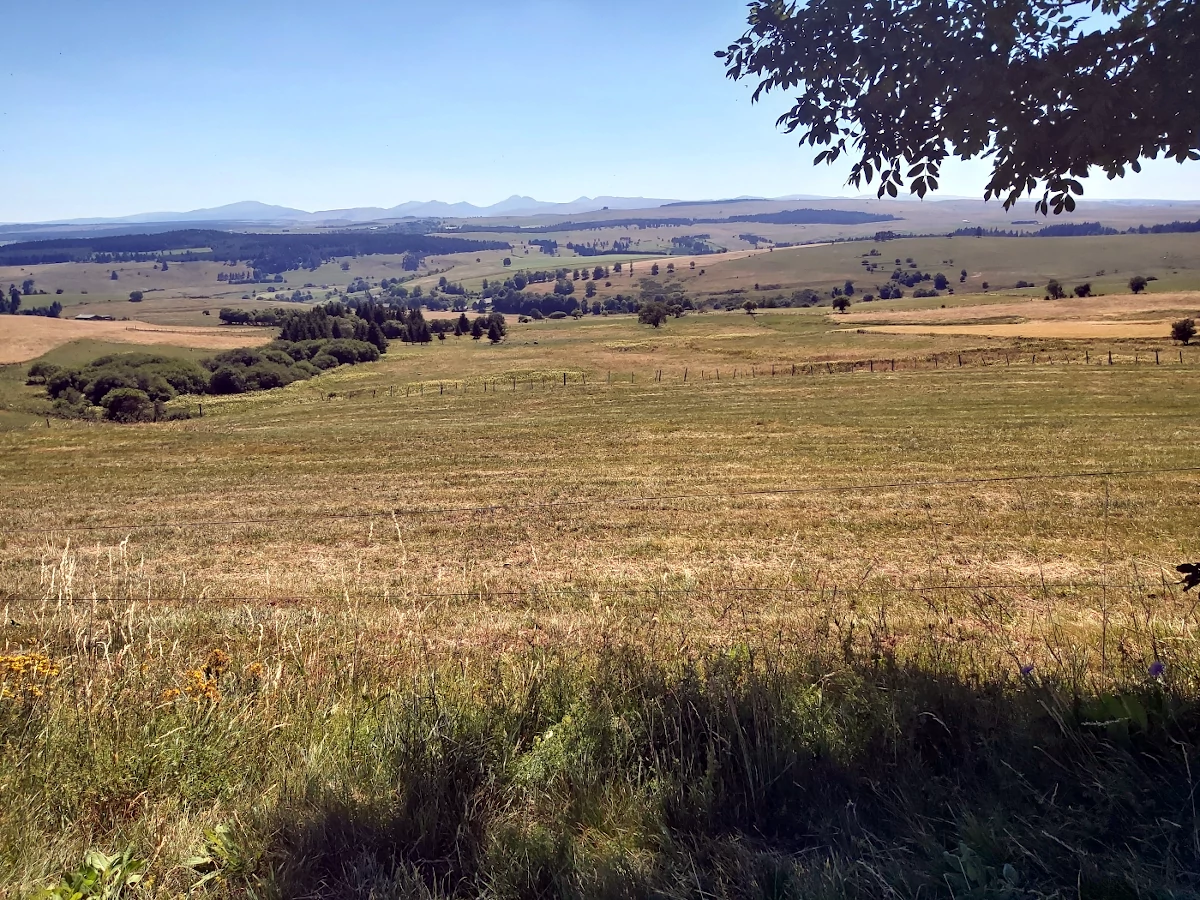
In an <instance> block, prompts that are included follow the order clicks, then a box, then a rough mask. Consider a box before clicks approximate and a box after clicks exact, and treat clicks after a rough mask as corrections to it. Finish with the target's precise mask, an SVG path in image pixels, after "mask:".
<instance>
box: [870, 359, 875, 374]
mask: <svg viewBox="0 0 1200 900" xmlns="http://www.w3.org/2000/svg"><path fill="white" fill-rule="evenodd" d="M871 371H872V372H874V371H875V360H871Z"/></svg>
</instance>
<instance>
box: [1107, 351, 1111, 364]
mask: <svg viewBox="0 0 1200 900" xmlns="http://www.w3.org/2000/svg"><path fill="white" fill-rule="evenodd" d="M1108 364H1109V365H1110V366H1111V365H1112V351H1111V350H1109V351H1108Z"/></svg>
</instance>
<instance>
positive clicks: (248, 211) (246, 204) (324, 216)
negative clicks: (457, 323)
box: [37, 194, 672, 225]
mask: <svg viewBox="0 0 1200 900" xmlns="http://www.w3.org/2000/svg"><path fill="white" fill-rule="evenodd" d="M671 202H672V201H670V200H656V199H652V198H647V197H580V198H579V199H578V200H572V201H571V202H569V203H546V202H543V201H541V200H535V199H534V198H533V197H522V196H518V195H516V194H514V195H513V196H511V197H509V198H508V199H507V200H501V201H500V202H499V203H494V204H492V205H491V206H475V205H474V204H473V203H444V202H442V201H440V200H431V201H428V202H422V201H419V200H410V201H408V202H407V203H401V204H399V205H398V206H392V207H388V208H384V207H381V206H360V207H354V208H352V209H326V210H319V211H317V212H307V211H305V210H303V209H292V208H290V207H287V206H273V205H271V204H269V203H259V202H258V201H257V200H243V201H242V202H240V203H229V204H226V205H225V206H215V207H212V208H210V209H193V210H190V211H188V212H147V213H136V214H134V215H132V216H117V217H111V218H89V219H64V220H57V221H53V222H39V223H37V224H39V225H136V224H140V223H167V222H229V223H234V222H246V223H258V224H267V223H271V224H286V223H289V222H294V223H296V224H304V225H315V224H321V223H324V222H330V223H338V222H341V223H349V222H375V221H380V220H384V219H403V218H406V217H410V216H411V217H415V218H444V219H473V218H484V217H487V218H491V217H495V216H531V215H575V214H578V213H585V212H597V211H599V210H603V209H605V208H607V209H652V208H656V207H659V206H665V205H667V204H669V203H671Z"/></svg>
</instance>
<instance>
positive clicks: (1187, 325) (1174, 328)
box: [1171, 319, 1196, 344]
mask: <svg viewBox="0 0 1200 900" xmlns="http://www.w3.org/2000/svg"><path fill="white" fill-rule="evenodd" d="M1195 336H1196V320H1195V319H1180V320H1179V321H1178V322H1175V323H1173V324H1172V325H1171V337H1172V338H1174V339H1175V340H1177V341H1179V342H1180V343H1181V344H1190V343H1191V342H1192V338H1194V337H1195Z"/></svg>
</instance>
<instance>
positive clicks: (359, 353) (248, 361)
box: [28, 338, 379, 422]
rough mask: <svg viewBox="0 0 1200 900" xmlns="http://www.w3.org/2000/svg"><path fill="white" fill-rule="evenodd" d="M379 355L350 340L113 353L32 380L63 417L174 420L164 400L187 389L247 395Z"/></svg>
mask: <svg viewBox="0 0 1200 900" xmlns="http://www.w3.org/2000/svg"><path fill="white" fill-rule="evenodd" d="M377 359H379V349H378V348H377V347H376V346H375V345H374V344H369V343H367V342H365V341H356V340H351V339H349V338H339V339H334V340H308V341H299V342H290V341H275V342H274V343H273V344H270V345H268V346H267V347H265V348H263V349H261V350H251V349H239V350H227V351H226V352H224V353H219V354H217V355H216V356H214V357H211V358H210V359H205V360H202V361H201V362H200V363H199V364H197V363H194V362H191V361H189V360H181V359H174V358H171V357H168V356H160V355H157V354H153V353H114V354H110V355H108V356H102V357H100V358H99V359H96V360H93V361H92V362H90V363H88V364H87V365H85V366H81V367H79V368H76V369H62V368H59V367H57V366H53V365H50V364H48V363H34V365H33V366H31V367H30V370H29V379H28V380H29V383H30V384H45V385H46V392H47V393H48V394H49V395H50V397H52V398H53V399H54V401H55V402H54V409H55V411H56V412H57V413H59V414H60V415H63V416H67V417H72V418H78V417H95V416H97V415H99V414H100V411H101V410H102V411H103V415H104V417H105V418H108V419H111V420H112V421H115V422H146V421H151V420H157V419H162V418H171V417H172V416H171V415H170V414H169V413H168V411H167V409H166V407H165V404H166V401H168V400H171V399H173V398H175V397H177V396H180V395H182V394H242V393H246V392H248V391H265V390H270V389H271V388H277V387H283V386H285V385H288V384H291V383H292V382H293V381H303V380H305V379H307V378H311V377H312V376H314V375H317V374H319V373H320V372H322V371H324V370H326V369H333V368H336V367H337V366H342V365H354V364H355V363H360V362H373V361H374V360H377Z"/></svg>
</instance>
